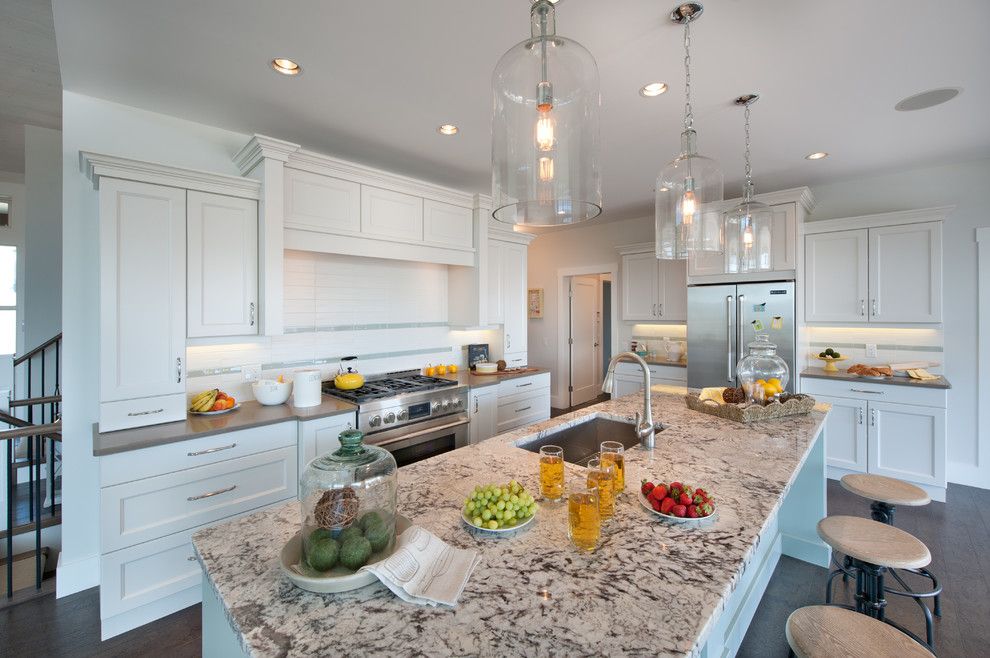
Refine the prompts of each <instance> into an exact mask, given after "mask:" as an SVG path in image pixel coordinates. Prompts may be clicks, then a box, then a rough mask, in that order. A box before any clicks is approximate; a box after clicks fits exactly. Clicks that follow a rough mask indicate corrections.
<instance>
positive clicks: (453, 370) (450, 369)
mask: <svg viewBox="0 0 990 658" xmlns="http://www.w3.org/2000/svg"><path fill="white" fill-rule="evenodd" d="M447 372H449V373H450V374H452V375H456V374H457V366H455V365H454V364H453V363H451V364H450V365H449V366H447Z"/></svg>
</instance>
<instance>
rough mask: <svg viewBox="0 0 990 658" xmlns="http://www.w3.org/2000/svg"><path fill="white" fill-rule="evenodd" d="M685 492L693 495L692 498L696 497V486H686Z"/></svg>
mask: <svg viewBox="0 0 990 658" xmlns="http://www.w3.org/2000/svg"><path fill="white" fill-rule="evenodd" d="M683 492H684V493H686V494H687V495H689V496H691V497H692V498H694V487H692V486H685V487H684V490H683Z"/></svg>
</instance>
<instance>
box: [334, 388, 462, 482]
mask: <svg viewBox="0 0 990 658" xmlns="http://www.w3.org/2000/svg"><path fill="white" fill-rule="evenodd" d="M323 392H324V393H325V394H327V395H332V396H334V397H336V398H340V399H342V400H346V401H348V402H352V403H354V404H356V405H357V406H358V429H359V430H361V431H362V432H364V434H365V441H366V442H367V443H370V444H374V445H378V446H381V447H383V448H385V449H386V450H388V451H389V452H391V453H392V456H394V457H395V461H396V462H397V463H398V464H399V466H403V465H405V464H411V463H413V462H417V461H420V460H422V459H426V458H428V457H432V456H434V455H439V454H441V453H444V452H449V451H451V450H454V449H455V448H460V447H462V446H466V445H468V443H469V438H468V421H469V420H470V418H469V416H468V413H467V400H468V388H467V386H461V385H458V383H457V382H456V381H452V380H449V379H442V378H439V377H427V376H425V375H421V374H419V373H418V372H416V371H415V370H411V371H407V372H397V373H388V374H385V375H380V376H376V377H369V378H368V379H367V380H365V383H364V386H362V387H361V388H358V389H353V390H350V391H343V390H339V389H337V388H335V387H334V385H333V381H328V382H324V384H323Z"/></svg>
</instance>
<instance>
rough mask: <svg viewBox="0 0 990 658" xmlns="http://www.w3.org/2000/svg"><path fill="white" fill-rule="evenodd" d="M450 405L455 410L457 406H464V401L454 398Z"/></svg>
mask: <svg viewBox="0 0 990 658" xmlns="http://www.w3.org/2000/svg"><path fill="white" fill-rule="evenodd" d="M451 404H452V405H454V409H456V408H458V407H459V406H461V405H462V404H464V400H462V399H460V398H454V401H453V402H451Z"/></svg>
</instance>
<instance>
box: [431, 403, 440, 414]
mask: <svg viewBox="0 0 990 658" xmlns="http://www.w3.org/2000/svg"><path fill="white" fill-rule="evenodd" d="M430 410H431V411H432V412H433V413H436V412H438V411H440V403H439V402H434V403H433V404H431V405H430Z"/></svg>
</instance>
